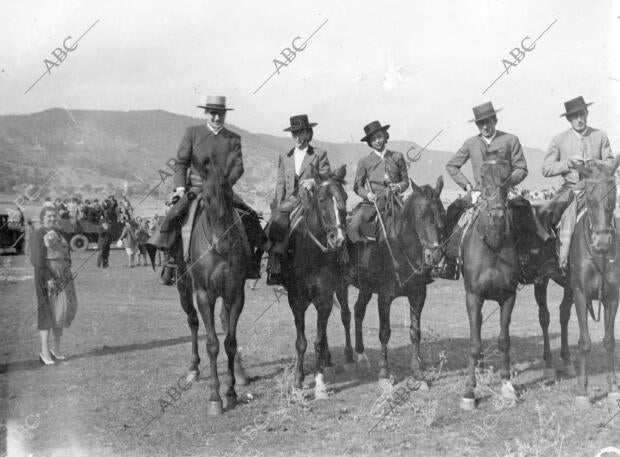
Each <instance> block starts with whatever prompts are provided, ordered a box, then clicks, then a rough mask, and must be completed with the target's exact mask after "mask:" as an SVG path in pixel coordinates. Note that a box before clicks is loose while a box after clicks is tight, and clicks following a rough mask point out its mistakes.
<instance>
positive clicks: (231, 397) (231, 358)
mask: <svg viewBox="0 0 620 457" xmlns="http://www.w3.org/2000/svg"><path fill="white" fill-rule="evenodd" d="M231 295H232V296H231V297H228V300H226V301H224V302H223V303H222V310H224V309H225V310H226V313H225V314H226V315H227V317H228V325H227V328H226V339H225V340H224V350H225V351H226V356H227V357H228V377H229V383H228V389H227V391H226V405H225V406H226V409H232V408H234V407H235V406H236V405H237V392H235V382H236V374H237V373H239V370H238V369H237V365H238V362H237V359H236V355H237V322H238V321H239V315H240V314H241V311H242V310H243V305H244V303H245V290H244V289H243V283H240V284H239V285H238V287H237V288H235V290H234V291H233V292H232V294H231ZM241 372H242V370H241ZM240 374H241V373H240Z"/></svg>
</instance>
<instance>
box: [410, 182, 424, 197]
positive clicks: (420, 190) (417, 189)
mask: <svg viewBox="0 0 620 457" xmlns="http://www.w3.org/2000/svg"><path fill="white" fill-rule="evenodd" d="M409 182H410V183H411V190H412V191H413V192H414V193H416V194H421V193H422V189H420V188H419V187H418V185H417V184H416V183H414V182H413V179H411V178H409Z"/></svg>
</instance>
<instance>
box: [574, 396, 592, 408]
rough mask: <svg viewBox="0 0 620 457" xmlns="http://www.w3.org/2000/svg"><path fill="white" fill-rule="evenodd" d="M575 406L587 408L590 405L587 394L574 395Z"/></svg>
mask: <svg viewBox="0 0 620 457" xmlns="http://www.w3.org/2000/svg"><path fill="white" fill-rule="evenodd" d="M575 406H576V407H577V408H589V407H590V406H591V403H590V399H589V398H588V396H587V395H576V396H575Z"/></svg>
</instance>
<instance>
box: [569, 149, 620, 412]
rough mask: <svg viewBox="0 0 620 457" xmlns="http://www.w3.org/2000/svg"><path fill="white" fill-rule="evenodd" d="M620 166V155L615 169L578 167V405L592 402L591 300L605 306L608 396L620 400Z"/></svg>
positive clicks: (572, 261)
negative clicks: (619, 174) (617, 332)
mask: <svg viewBox="0 0 620 457" xmlns="http://www.w3.org/2000/svg"><path fill="white" fill-rule="evenodd" d="M618 166H620V157H616V160H615V161H614V163H613V166H612V167H609V165H607V164H602V163H596V162H594V163H592V164H589V165H588V166H579V167H578V168H577V169H578V171H579V172H580V174H581V176H584V177H585V179H584V180H582V181H581V182H580V183H579V184H578V186H581V185H582V186H583V187H582V188H583V190H584V193H585V203H586V210H585V213H584V215H583V217H582V218H581V219H580V220H579V222H577V225H576V227H575V231H574V233H573V237H572V240H571V246H570V251H569V255H568V263H569V272H568V275H569V283H570V288H571V290H572V294H573V299H574V301H575V310H576V312H577V319H578V321H579V359H580V364H579V373H578V393H577V397H576V399H575V400H576V402H577V404H579V405H588V404H589V399H588V370H587V357H588V354H589V353H590V347H591V341H590V334H589V331H588V312H590V315H591V316H592V318H593V319H594V310H593V308H592V301H593V300H596V299H598V300H599V303H601V302H602V304H603V306H604V307H605V314H604V325H605V337H604V339H603V344H604V346H605V350H606V351H607V363H608V369H609V373H608V374H607V382H608V387H609V394H608V396H607V398H608V401H609V402H610V403H612V404H614V405H615V402H616V401H618V400H619V399H620V392H619V390H618V380H617V378H616V373H615V368H614V346H615V337H614V321H615V319H616V313H617V311H618V291H619V288H620V246H619V245H618V238H617V237H618V235H617V232H616V227H615V224H614V208H615V207H616V184H615V181H614V173H615V171H616V169H617V168H618ZM599 312H600V308H599ZM599 317H600V315H599Z"/></svg>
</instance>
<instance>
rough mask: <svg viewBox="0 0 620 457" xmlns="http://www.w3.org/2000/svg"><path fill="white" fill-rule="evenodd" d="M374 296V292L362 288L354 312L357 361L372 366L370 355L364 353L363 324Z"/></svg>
mask: <svg viewBox="0 0 620 457" xmlns="http://www.w3.org/2000/svg"><path fill="white" fill-rule="evenodd" d="M371 298H372V292H369V291H366V290H364V289H360V290H359V292H358V294H357V300H356V301H355V307H354V308H353V313H354V315H355V352H356V353H357V362H358V363H361V362H364V364H365V365H366V366H367V367H370V362H369V361H368V357H367V356H366V354H365V353H364V338H363V337H362V324H363V323H364V316H365V315H366V306H368V302H369V301H370V299H371Z"/></svg>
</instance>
